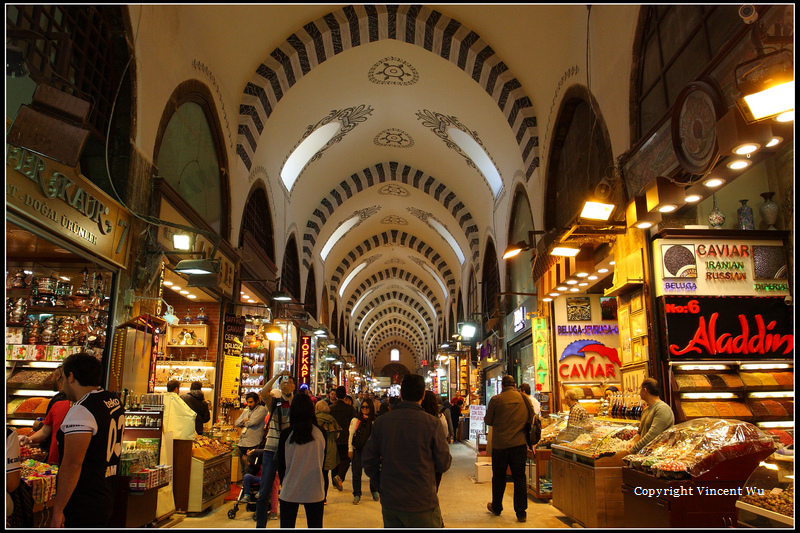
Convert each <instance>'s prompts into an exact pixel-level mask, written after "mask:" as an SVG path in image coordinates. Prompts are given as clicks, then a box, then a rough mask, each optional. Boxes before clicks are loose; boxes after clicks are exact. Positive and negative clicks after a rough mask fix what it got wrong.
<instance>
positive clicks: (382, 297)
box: [352, 292, 433, 330]
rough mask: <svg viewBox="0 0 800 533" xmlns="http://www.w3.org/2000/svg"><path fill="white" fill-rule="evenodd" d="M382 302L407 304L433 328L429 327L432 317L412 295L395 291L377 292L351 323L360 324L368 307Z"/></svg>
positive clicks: (393, 304) (380, 304) (370, 307)
mask: <svg viewBox="0 0 800 533" xmlns="http://www.w3.org/2000/svg"><path fill="white" fill-rule="evenodd" d="M384 304H388V305H390V306H397V305H400V304H405V305H408V306H409V307H411V308H412V309H414V311H416V312H417V313H418V314H419V315H420V316H421V317H422V318H423V320H424V322H425V324H426V325H427V327H428V329H430V330H433V328H432V327H431V324H433V318H432V317H431V315H430V313H428V312H427V310H425V309H424V308H423V307H422V305H421V304H420V303H419V302H417V301H416V300H415V299H414V297H413V296H411V295H408V294H403V293H397V292H392V293H391V294H379V295H378V296H376V297H375V298H373V299H372V301H370V302H369V303H368V304H367V306H366V307H364V308H363V309H362V310H361V312H360V313H359V315H358V317H357V318H355V319H354V320H353V322H352V323H353V324H354V325H355V324H360V323H361V322H363V321H364V318H366V316H367V314H368V313H369V310H370V309H373V308H377V307H379V306H383V305H384Z"/></svg>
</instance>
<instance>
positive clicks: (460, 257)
mask: <svg viewBox="0 0 800 533" xmlns="http://www.w3.org/2000/svg"><path fill="white" fill-rule="evenodd" d="M428 223H430V225H431V226H433V229H435V230H436V231H438V232H439V235H441V236H442V238H443V239H444V240H445V241H446V242H447V244H449V245H450V248H452V249H453V251H454V252H455V254H456V257H458V262H459V263H461V264H462V265H463V264H464V259H465V258H464V252H462V251H461V247H460V246H459V245H458V243H457V242H456V240H455V239H454V238H453V236H452V235H451V234H450V232H449V231H447V228H445V227H444V226H442V225H441V224H440V223H439V221H438V220H436V219H435V218H433V217H428Z"/></svg>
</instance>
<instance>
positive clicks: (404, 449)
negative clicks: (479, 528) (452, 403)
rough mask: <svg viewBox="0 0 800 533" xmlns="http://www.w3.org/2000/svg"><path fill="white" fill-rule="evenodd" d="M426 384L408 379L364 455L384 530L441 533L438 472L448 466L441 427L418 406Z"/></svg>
mask: <svg viewBox="0 0 800 533" xmlns="http://www.w3.org/2000/svg"><path fill="white" fill-rule="evenodd" d="M424 396H425V378H423V377H422V376H420V375H419V374H408V375H406V376H405V377H404V378H403V381H402V383H401V384H400V397H401V399H402V401H400V402H399V403H398V404H397V405H396V406H395V407H394V408H393V409H392V410H391V411H389V412H388V413H386V414H385V415H381V416H380V417H378V418H377V419H376V420H375V422H374V423H373V425H372V437H371V438H370V439H369V440H368V441H367V444H366V445H365V446H364V450H363V452H362V461H363V466H364V472H365V473H366V474H367V476H369V478H370V480H374V481H375V483H376V484H377V485H378V491H379V492H380V495H381V512H382V514H383V527H385V528H394V527H415V528H423V527H435V528H440V527H442V512H441V510H440V508H439V498H438V496H437V495H436V472H446V471H447V470H448V469H449V468H450V464H451V463H452V460H453V458H452V456H451V455H450V447H449V446H448V444H447V441H446V440H445V438H444V433H443V432H442V430H441V424H440V423H439V421H438V420H436V419H435V418H433V417H432V416H430V415H429V414H428V413H426V412H425V411H424V410H423V409H422V406H421V403H422V398H423V397H424Z"/></svg>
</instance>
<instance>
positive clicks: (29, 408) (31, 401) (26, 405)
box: [14, 397, 46, 414]
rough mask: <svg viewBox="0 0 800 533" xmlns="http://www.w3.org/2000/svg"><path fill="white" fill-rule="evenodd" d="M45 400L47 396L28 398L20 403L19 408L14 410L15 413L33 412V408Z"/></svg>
mask: <svg viewBox="0 0 800 533" xmlns="http://www.w3.org/2000/svg"><path fill="white" fill-rule="evenodd" d="M44 401H46V398H40V397H36V398H28V399H27V400H25V401H23V402H22V403H21V404H19V407H17V409H16V410H15V411H14V414H24V413H32V412H33V410H34V409H36V407H37V406H38V405H39V404H40V403H42V402H44Z"/></svg>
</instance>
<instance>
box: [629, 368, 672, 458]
mask: <svg viewBox="0 0 800 533" xmlns="http://www.w3.org/2000/svg"><path fill="white" fill-rule="evenodd" d="M639 395H640V396H641V398H642V400H644V403H646V404H647V409H645V410H644V412H643V413H642V421H641V422H639V434H638V435H636V436H635V437H634V438H633V439H631V442H630V444H628V452H629V453H631V454H634V453H638V452H639V450H641V449H642V448H644V447H645V446H647V445H648V444H650V443H651V442H652V441H653V440H655V438H656V437H658V436H659V435H661V433H663V432H664V430H665V429H667V428H669V427H672V426H673V425H674V424H675V415H673V414H672V409H670V407H669V405H667V404H666V403H664V402H663V401H661V391H660V390H659V387H658V382H657V381H656V380H655V379H653V378H647V379H645V380H644V381H642V388H641V390H640V391H639Z"/></svg>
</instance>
